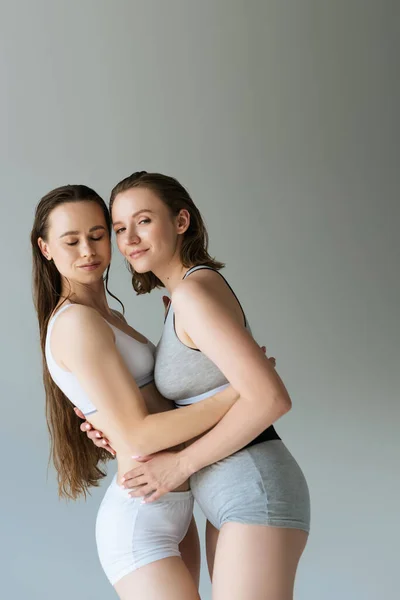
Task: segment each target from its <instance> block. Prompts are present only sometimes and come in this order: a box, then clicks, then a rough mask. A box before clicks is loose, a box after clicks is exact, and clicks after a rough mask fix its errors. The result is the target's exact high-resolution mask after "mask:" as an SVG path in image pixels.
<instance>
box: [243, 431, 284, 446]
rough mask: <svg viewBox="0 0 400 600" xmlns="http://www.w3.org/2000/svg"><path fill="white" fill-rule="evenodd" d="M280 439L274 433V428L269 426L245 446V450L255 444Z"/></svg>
mask: <svg viewBox="0 0 400 600" xmlns="http://www.w3.org/2000/svg"><path fill="white" fill-rule="evenodd" d="M280 439H281V438H280V437H279V435H278V434H277V433H276V430H275V427H274V426H273V425H271V426H270V427H268V429H265V430H264V431H263V432H262V433H260V435H258V436H257V437H256V438H255V439H254V440H252V441H251V442H249V443H248V444H246V446H245V448H249V447H250V446H254V445H255V444H261V442H269V441H270V440H280Z"/></svg>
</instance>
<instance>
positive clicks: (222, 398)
mask: <svg viewBox="0 0 400 600" xmlns="http://www.w3.org/2000/svg"><path fill="white" fill-rule="evenodd" d="M237 398H238V394H237V393H236V392H235V390H233V388H232V387H231V386H229V387H228V388H226V389H225V390H223V391H222V392H219V393H218V394H216V395H215V396H210V397H209V398H207V399H206V400H202V401H201V402H197V403H196V404H192V405H190V406H184V407H182V408H179V409H176V410H170V411H167V412H164V413H160V414H152V415H147V416H146V417H145V418H144V419H143V421H142V422H141V424H140V425H139V426H138V427H136V428H135V429H134V430H133V434H132V430H131V434H130V440H131V446H133V453H134V454H136V455H140V456H144V455H148V454H154V453H155V452H160V451H161V450H166V449H167V448H171V447H173V446H177V445H178V444H181V443H183V442H187V441H188V440H191V439H193V438H195V437H197V436H199V435H201V434H203V433H205V432H206V431H208V430H209V429H211V428H212V427H214V425H216V423H218V422H219V421H220V420H221V419H222V418H223V417H224V415H225V414H226V413H227V412H228V410H229V409H230V408H231V407H232V405H233V403H234V402H235V401H236V400H237Z"/></svg>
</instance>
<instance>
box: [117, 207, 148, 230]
mask: <svg viewBox="0 0 400 600" xmlns="http://www.w3.org/2000/svg"><path fill="white" fill-rule="evenodd" d="M142 212H147V213H151V214H153V215H154V214H155V213H154V210H150V208H141V209H140V210H137V211H136V212H134V213H133V215H131V219H134V218H135V217H137V216H138V215H140V213H142ZM116 225H122V221H113V227H115V226H116Z"/></svg>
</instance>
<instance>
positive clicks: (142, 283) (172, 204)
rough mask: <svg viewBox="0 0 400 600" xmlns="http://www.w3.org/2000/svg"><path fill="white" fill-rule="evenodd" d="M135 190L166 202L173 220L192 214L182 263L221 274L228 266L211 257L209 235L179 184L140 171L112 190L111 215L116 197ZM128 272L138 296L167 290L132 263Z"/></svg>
mask: <svg viewBox="0 0 400 600" xmlns="http://www.w3.org/2000/svg"><path fill="white" fill-rule="evenodd" d="M132 188H148V189H150V190H152V191H153V192H154V193H155V194H156V195H157V196H158V198H159V199H160V200H162V202H164V204H165V205H166V206H167V207H168V209H169V211H170V213H171V215H173V216H176V215H178V214H179V211H180V210H182V209H186V210H187V211H188V212H189V214H190V225H189V227H188V229H187V231H185V233H184V234H183V241H182V246H181V261H182V264H183V266H184V267H194V266H196V265H207V266H209V267H213V268H214V269H217V270H219V269H222V268H223V267H224V266H225V265H224V263H221V262H218V261H217V260H215V258H213V257H211V256H210V254H209V253H208V233H207V229H206V226H205V224H204V221H203V218H202V216H201V214H200V211H199V209H198V208H197V206H196V205H195V203H194V202H193V200H192V198H191V197H190V195H189V193H188V191H187V190H186V189H185V188H184V187H183V185H181V184H180V183H179V181H177V180H176V179H174V178H173V177H169V176H167V175H162V174H161V173H147V171H137V172H136V173H133V174H132V175H130V176H129V177H126V178H125V179H123V180H122V181H120V182H119V183H118V184H117V185H116V186H115V187H114V189H113V190H112V192H111V197H110V213H112V206H113V203H114V200H115V198H116V197H117V195H118V194H120V193H121V192H125V191H127V190H130V189H132ZM128 268H129V270H130V272H131V274H132V285H133V288H134V290H135V291H136V293H137V294H147V293H149V292H151V290H153V289H154V288H155V287H158V288H159V287H164V284H163V283H162V281H160V279H158V277H156V275H154V273H152V272H151V271H150V272H148V273H136V271H135V270H134V269H133V267H132V265H131V264H129V263H128Z"/></svg>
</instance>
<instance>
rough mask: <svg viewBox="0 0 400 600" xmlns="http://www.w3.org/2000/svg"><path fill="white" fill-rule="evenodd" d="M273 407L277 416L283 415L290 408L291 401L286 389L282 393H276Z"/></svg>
mask: <svg viewBox="0 0 400 600" xmlns="http://www.w3.org/2000/svg"><path fill="white" fill-rule="evenodd" d="M275 407H276V411H277V413H278V416H277V418H278V419H279V418H280V417H283V415H285V414H286V413H288V412H289V410H290V409H291V408H292V401H291V399H290V396H289V394H288V393H287V392H286V390H285V391H284V392H282V393H278V394H276V396H275Z"/></svg>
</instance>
